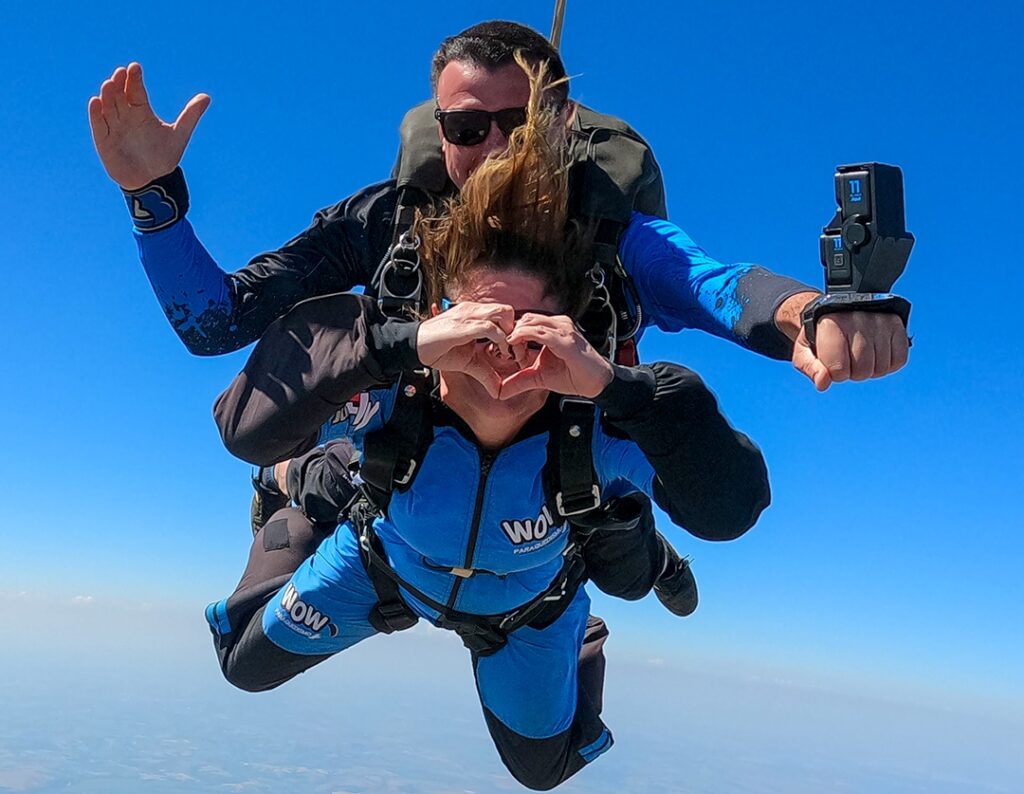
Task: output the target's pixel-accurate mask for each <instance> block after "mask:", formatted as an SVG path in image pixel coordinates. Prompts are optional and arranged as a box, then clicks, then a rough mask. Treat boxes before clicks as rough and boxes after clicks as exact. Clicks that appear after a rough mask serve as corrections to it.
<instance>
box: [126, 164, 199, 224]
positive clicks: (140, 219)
mask: <svg viewBox="0 0 1024 794" xmlns="http://www.w3.org/2000/svg"><path fill="white" fill-rule="evenodd" d="M121 192H122V193H124V200H125V203H126V204H127V205H128V212H130V213H131V216H132V223H134V224H135V228H136V229H138V230H139V231H140V232H143V233H146V234H148V233H150V232H158V231H160V230H161V229H166V228H167V227H168V226H173V225H174V224H175V223H177V222H178V221H180V220H181V219H182V218H184V217H185V213H187V212H188V186H187V185H186V184H185V174H184V173H183V172H182V170H181V167H180V166H179V167H178V168H175V169H174V170H173V171H171V173H169V174H164V176H161V177H157V178H156V179H154V180H153V181H152V182H150V183H149V184H148V185H143V186H142V187H140V188H139V189H138V190H122V191H121Z"/></svg>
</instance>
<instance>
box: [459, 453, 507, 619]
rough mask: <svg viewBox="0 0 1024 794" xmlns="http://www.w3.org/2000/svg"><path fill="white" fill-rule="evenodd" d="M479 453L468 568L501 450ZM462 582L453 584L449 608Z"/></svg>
mask: <svg viewBox="0 0 1024 794" xmlns="http://www.w3.org/2000/svg"><path fill="white" fill-rule="evenodd" d="M477 454H478V455H479V456H480V482H479V483H478V484H477V487H476V503H475V504H474V505H473V523H472V524H471V525H470V528H469V541H468V542H467V543H466V559H465V560H464V561H463V563H462V567H463V568H466V569H471V568H472V567H473V557H474V555H475V554H476V539H477V536H478V535H479V534H480V517H481V514H482V513H483V511H484V492H485V491H486V490H487V478H488V476H490V473H491V466H493V465H494V461H495V460H496V459H497V457H498V455H500V454H501V452H500V451H498V452H491V451H489V450H488V451H486V452H483V451H481V450H480V448H479V447H477ZM462 582H463V578H462V577H460V576H456V577H455V584H454V585H452V592H451V595H449V596H448V603H447V604H446V606H447V607H448V609H454V608H455V601H456V599H458V597H459V590H460V589H461V587H462Z"/></svg>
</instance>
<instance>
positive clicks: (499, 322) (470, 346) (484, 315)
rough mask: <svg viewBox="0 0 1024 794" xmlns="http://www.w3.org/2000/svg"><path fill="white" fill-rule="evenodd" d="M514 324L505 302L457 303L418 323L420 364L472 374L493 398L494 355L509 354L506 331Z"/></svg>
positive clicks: (496, 382) (497, 380) (497, 386)
mask: <svg viewBox="0 0 1024 794" xmlns="http://www.w3.org/2000/svg"><path fill="white" fill-rule="evenodd" d="M515 324H516V320H515V310H514V309H513V308H512V307H511V306H508V305H506V304H503V303H472V302H469V301H467V302H465V303H457V304H455V305H454V306H452V307H451V308H450V309H447V310H446V311H444V312H441V313H440V314H435V315H434V316H433V317H431V318H430V319H429V320H424V321H423V322H422V323H420V327H419V330H418V331H417V333H416V353H417V355H418V356H419V359H420V363H422V364H423V365H424V366H427V367H431V368H433V369H439V370H447V371H449V372H462V373H465V374H466V375H469V376H471V377H473V378H475V379H476V380H478V381H479V382H480V383H481V384H483V386H484V388H485V389H487V393H488V394H490V395H491V397H493V398H495V399H497V398H498V396H499V392H500V391H501V375H500V374H499V373H498V371H497V370H496V369H495V367H494V355H495V354H496V353H497V354H499V355H503V356H506V357H509V358H511V356H512V352H511V350H510V346H509V341H508V335H509V333H511V331H512V329H513V327H515Z"/></svg>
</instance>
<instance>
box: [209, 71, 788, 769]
mask: <svg viewBox="0 0 1024 794" xmlns="http://www.w3.org/2000/svg"><path fill="white" fill-rule="evenodd" d="M541 80H542V75H540V74H535V75H533V76H532V80H531V82H532V93H531V99H530V105H529V108H528V120H527V123H526V124H524V125H523V126H521V127H519V128H518V129H517V130H515V131H514V132H513V133H512V135H511V140H510V146H509V149H508V151H507V152H506V153H505V154H503V155H501V156H498V157H494V158H491V159H489V160H487V161H486V162H485V163H484V164H483V165H481V166H480V167H479V168H478V170H477V171H476V172H475V173H474V175H473V176H472V177H471V178H470V179H469V181H467V183H466V185H465V187H464V188H463V190H462V191H461V193H460V194H459V196H458V197H457V198H455V199H453V200H451V201H449V202H448V203H447V204H446V205H445V207H444V211H443V212H442V213H441V214H440V215H438V216H436V217H432V218H423V219H421V222H420V223H419V224H418V226H417V233H418V235H419V237H420V239H421V244H420V248H419V251H420V254H421V256H422V259H423V266H424V268H425V275H426V282H427V287H428V290H429V294H430V295H431V296H432V298H433V301H432V311H431V316H430V317H429V318H428V319H424V320H422V321H403V320H398V319H389V318H385V317H384V316H383V315H382V314H381V313H380V311H379V309H378V308H377V305H376V303H375V302H373V301H371V300H369V299H368V298H365V297H363V296H359V295H351V294H339V295H332V296H327V297H323V298H317V299H313V300H309V301H306V302H304V303H301V304H299V305H298V306H296V307H295V308H294V309H293V310H292V311H291V312H290V313H289V314H288V315H286V316H285V317H283V318H282V319H281V320H278V321H277V322H275V323H274V324H273V325H272V326H271V327H270V328H269V329H268V331H267V332H266V333H265V334H264V336H263V338H262V340H261V341H260V343H259V344H258V345H257V347H256V349H255V350H254V351H253V354H252V356H251V357H250V359H249V361H248V362H247V364H246V366H245V369H244V370H243V371H242V373H240V374H239V376H238V377H237V378H236V379H235V380H234V381H233V383H232V384H231V386H230V387H229V388H228V390H227V391H225V392H224V394H222V395H221V397H220V398H219V399H218V401H217V404H216V406H215V410H214V412H215V416H216V419H217V423H218V426H219V428H220V431H221V434H222V437H223V438H224V441H225V444H226V445H227V447H228V449H229V450H230V451H231V452H233V453H234V454H236V455H238V456H239V457H242V458H244V459H246V460H249V461H252V462H255V463H257V464H259V465H264V466H269V465H271V464H274V463H276V462H278V461H281V460H285V459H287V458H291V457H294V456H296V455H301V454H303V453H305V452H306V451H307V450H309V449H310V448H311V447H313V446H314V445H315V444H317V443H324V442H330V441H331V440H332V439H338V438H346V439H350V441H351V443H352V444H354V445H355V447H356V448H357V449H358V450H359V451H360V452H361V453H362V461H361V462H360V464H359V466H360V468H359V472H358V474H359V478H357V480H356V481H357V482H360V481H362V482H363V483H364V486H363V495H362V498H360V499H358V500H355V501H354V503H353V505H352V506H351V509H350V511H349V519H348V520H347V521H346V522H345V523H344V524H343V525H342V526H341V527H339V528H338V529H337V531H334V532H332V533H331V534H329V535H328V536H327V537H326V539H325V540H323V542H320V541H321V539H322V538H323V536H324V535H327V532H323V533H321V534H320V535H319V536H316V533H317V530H315V529H314V530H312V531H311V532H312V534H310V531H309V530H297V531H293V530H294V529H295V528H293V527H288V526H280V525H278V524H279V523H280V522H274V521H271V522H269V523H268V524H267V525H266V526H265V527H264V528H263V529H262V530H261V531H260V533H259V535H257V537H256V539H255V542H254V546H253V552H252V554H251V555H250V561H249V566H248V567H247V569H246V572H245V574H244V575H243V577H242V581H241V582H240V583H239V586H238V588H237V589H236V591H235V593H234V594H233V595H232V596H231V597H229V598H228V599H224V600H223V601H220V602H217V603H214V604H211V605H210V607H209V608H208V610H207V619H208V621H209V623H210V626H211V629H212V630H213V633H214V636H215V642H216V645H217V649H218V655H219V657H220V661H221V666H222V669H223V671H224V674H225V676H226V677H227V679H228V680H229V681H230V682H231V683H233V684H235V685H236V686H239V687H240V688H242V689H246V690H249V691H260V690H265V689H270V688H273V687H275V686H278V685H280V684H281V683H284V682H285V681H286V680H288V679H290V678H292V677H294V676H295V675H297V674H298V673H300V672H303V671H305V670H306V669H309V668H310V667H312V666H314V665H316V664H318V663H319V662H321V661H324V660H325V659H327V658H329V657H330V656H332V655H334V654H336V653H338V652H340V651H343V650H345V649H347V648H349V647H351V646H353V645H355V644H356V643H358V642H360V641H361V640H364V639H366V638H368V637H370V636H373V635H374V634H376V633H378V632H381V631H383V632H390V631H392V630H395V629H400V628H405V627H408V625H411V624H412V623H413V622H415V620H416V618H418V617H422V618H424V619H426V620H428V621H430V622H432V623H434V624H435V625H437V626H439V627H442V628H447V629H450V630H454V631H456V632H458V633H459V634H460V635H461V636H462V638H463V640H464V642H465V644H466V645H467V647H468V648H469V649H470V652H471V656H472V661H473V669H474V673H475V677H476V685H477V691H478V694H479V697H480V701H481V705H482V707H483V710H484V716H485V720H486V723H487V727H488V730H489V732H490V734H491V737H492V739H493V740H494V742H495V745H496V747H497V749H498V752H499V754H500V756H501V758H502V761H503V762H504V763H505V765H506V766H507V767H508V769H509V771H510V772H511V773H512V774H513V776H514V777H515V778H516V779H517V780H518V781H519V782H521V783H522V784H523V785H525V786H528V787H530V788H534V789H549V788H553V787H554V786H556V785H558V784H559V783H561V782H562V781H564V780H566V779H567V778H568V777H570V776H571V775H573V774H574V773H575V772H577V771H578V770H579V769H581V768H582V767H583V766H584V765H585V764H587V763H589V762H590V761H592V760H594V759H595V758H596V757H597V756H598V755H600V754H602V753H603V752H604V751H605V750H607V749H608V748H609V747H610V746H611V744H612V738H611V734H610V733H609V731H608V730H607V728H606V727H605V726H604V724H603V722H602V721H601V719H600V716H599V715H600V711H601V690H602V685H603V670H604V668H603V655H602V646H603V642H604V639H605V637H606V635H607V631H606V630H605V629H604V626H603V624H602V623H600V621H594V620H591V621H589V624H588V612H589V604H590V600H589V598H588V596H587V594H586V591H585V589H584V588H583V587H581V586H580V585H581V584H582V582H583V579H584V573H583V571H582V570H581V568H582V565H581V564H580V558H579V555H578V549H577V544H576V542H575V539H574V537H573V536H572V534H571V533H570V531H569V525H568V523H567V522H566V520H565V516H566V515H568V514H570V513H572V512H573V510H574V509H576V506H577V505H576V501H578V500H577V497H578V496H579V495H580V493H582V494H583V496H584V499H583V501H584V502H588V500H589V499H590V497H591V496H593V502H590V503H591V504H599V503H600V502H601V501H602V499H607V498H608V497H609V496H617V495H621V496H623V497H625V496H627V495H628V494H629V493H630V492H642V493H645V494H647V495H648V496H650V497H652V498H653V499H654V501H655V502H656V503H657V504H658V505H659V506H660V507H661V508H662V509H663V510H665V512H666V513H667V514H668V516H669V517H670V518H671V520H672V521H673V522H674V523H676V524H677V525H679V526H680V527H683V528H684V529H686V530H687V531H689V532H690V533H691V534H694V535H696V536H697V537H700V538H703V539H707V540H729V539H733V538H735V537H738V536H739V535H741V534H742V533H743V532H745V531H746V530H747V529H749V528H750V527H751V526H752V525H753V524H754V522H755V521H756V520H757V517H758V516H759V515H760V513H761V511H762V510H763V509H764V507H765V506H767V504H768V502H769V489H768V480H767V473H766V470H765V466H764V461H763V459H762V457H761V454H760V452H759V451H758V450H757V448H756V447H755V446H754V445H753V444H752V443H751V442H750V441H749V439H747V437H746V436H744V435H743V434H742V433H739V432H737V431H735V430H733V429H732V428H731V427H730V426H729V425H728V423H727V421H726V420H725V418H724V417H723V416H722V414H721V413H720V412H719V410H718V407H717V403H716V401H715V398H714V396H713V395H712V394H711V393H710V391H708V389H707V388H706V387H705V386H704V384H703V383H702V382H701V381H700V379H699V378H698V377H697V376H696V375H695V374H694V373H692V372H690V371H689V370H687V369H685V368H683V367H680V366H677V365H673V364H664V363H657V364H653V365H651V366H645V367H622V366H619V365H614V364H612V363H610V362H609V361H608V360H606V359H605V358H603V357H602V356H601V355H600V354H598V353H597V352H596V351H595V350H594V349H593V348H592V347H591V346H590V345H589V344H588V343H587V341H586V340H585V338H584V337H583V335H582V334H581V333H580V331H579V330H578V329H577V327H576V325H575V324H574V322H573V318H574V317H576V316H578V314H579V312H580V311H581V310H582V309H583V307H585V306H586V305H587V301H588V298H589V295H590V290H591V286H592V282H591V280H590V264H589V262H588V259H587V258H586V257H585V255H584V254H585V252H586V250H587V246H586V245H584V241H585V237H586V232H585V230H576V231H575V233H573V234H568V235H567V234H566V233H565V232H566V226H567V217H568V216H567V178H566V168H565V163H564V161H563V158H562V156H561V155H560V154H559V151H560V150H559V149H558V148H555V147H552V146H551V145H549V142H548V133H549V128H550V125H551V120H552V114H551V112H550V111H549V110H546V109H545V108H544V107H542V104H541V96H542V94H543V91H542V88H541V85H542V83H541ZM424 367H428V368H429V369H430V370H431V371H432V378H426V377H423V376H418V375H415V374H413V373H415V371H417V370H422V369H423V368H424ZM410 405H412V406H415V407H414V408H410V407H409V406H410ZM595 406H596V408H595ZM574 445H575V446H574ZM346 457H347V456H346ZM381 460H384V461H385V463H384V464H381ZM581 461H582V465H581ZM569 468H572V469H573V472H572V476H567V469H569ZM580 470H582V471H583V472H584V475H585V476H584V477H583V478H582V480H583V482H582V488H581V487H579V486H581V478H580V477H579V476H578V475H579V473H580ZM380 471H384V472H386V474H385V476H384V477H383V479H382V478H381V477H380V476H379V474H380ZM591 482H592V485H591ZM570 486H572V487H575V489H576V491H575V492H574V493H573V494H572V495H571V496H572V499H570ZM591 489H593V491H594V493H593V494H591ZM570 502H572V503H571V504H570ZM282 521H283V519H282ZM331 529H332V530H333V527H331ZM300 531H306V532H307V537H306V538H305V539H302V538H299V537H298V534H299V532H300ZM624 531H627V532H628V531H630V530H628V529H626V530H624ZM318 543H319V547H318V548H316V552H315V554H313V555H312V556H311V557H308V559H305V552H303V551H301V549H302V548H304V547H308V548H313V547H316V546H317V544H318ZM289 544H291V545H292V546H293V547H294V550H295V553H294V554H293V555H292V557H291V559H292V562H291V563H290V566H289V565H288V564H284V565H283V567H282V564H281V562H280V561H282V560H285V558H286V557H287V556H288V555H283V556H281V557H280V558H278V560H279V562H278V563H276V565H277V567H276V568H275V567H274V565H271V564H268V563H267V560H268V559H269V557H268V556H267V555H266V554H265V553H264V552H267V551H270V550H272V549H281V548H284V547H287V546H289ZM304 544H305V546H304ZM296 565H297V566H298V567H297V569H296V567H295V566H296Z"/></svg>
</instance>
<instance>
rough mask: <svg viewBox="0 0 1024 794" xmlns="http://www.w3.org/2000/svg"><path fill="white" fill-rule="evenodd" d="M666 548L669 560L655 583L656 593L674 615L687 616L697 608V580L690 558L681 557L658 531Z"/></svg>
mask: <svg viewBox="0 0 1024 794" xmlns="http://www.w3.org/2000/svg"><path fill="white" fill-rule="evenodd" d="M658 537H659V538H660V539H661V545H662V547H663V548H664V549H665V556H666V558H667V562H666V564H665V569H664V570H663V571H662V572H661V576H659V577H658V580H657V581H656V582H655V583H654V594H655V595H657V596H658V600H659V601H660V602H661V603H662V604H664V606H665V609H667V610H668V611H669V612H671V613H672V614H673V615H678V616H679V617H681V618H685V617H686V616H687V615H692V614H693V612H694V610H695V609H697V580H696V579H694V578H693V571H691V570H690V560H689V559H688V558H686V557H680V556H679V553H678V552H677V551H676V550H675V549H674V548H672V544H671V543H669V542H668V541H667V540H665V538H664V537H662V535H661V533H660V532H659V533H658Z"/></svg>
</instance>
